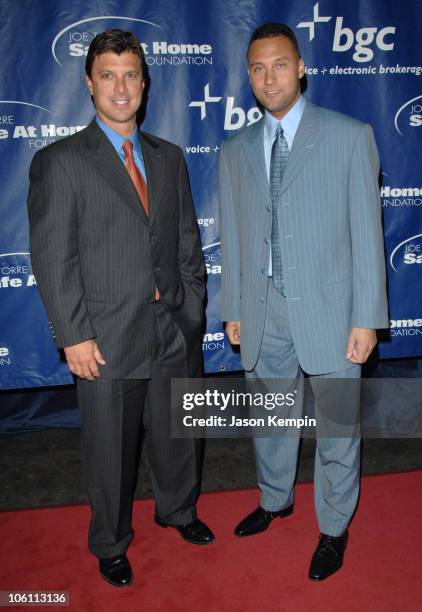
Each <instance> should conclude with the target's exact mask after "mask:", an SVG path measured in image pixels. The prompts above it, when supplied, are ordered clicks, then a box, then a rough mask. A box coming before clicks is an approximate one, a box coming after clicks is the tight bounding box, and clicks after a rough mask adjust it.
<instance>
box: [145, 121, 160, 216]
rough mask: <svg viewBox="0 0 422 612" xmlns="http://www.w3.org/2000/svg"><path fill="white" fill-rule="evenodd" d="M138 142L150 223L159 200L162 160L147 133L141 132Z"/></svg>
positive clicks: (157, 147)
mask: <svg viewBox="0 0 422 612" xmlns="http://www.w3.org/2000/svg"><path fill="white" fill-rule="evenodd" d="M139 142H140V143H141V148H142V157H143V158H144V164H145V171H146V175H147V187H148V208H149V211H148V214H149V224H150V226H151V225H152V223H153V221H154V219H155V217H156V214H157V210H158V206H159V204H160V201H161V194H162V191H163V185H164V160H163V156H162V154H161V151H160V147H159V146H158V145H157V143H156V142H155V141H154V140H152V139H151V138H150V137H149V136H148V134H145V133H144V132H141V133H140V135H139Z"/></svg>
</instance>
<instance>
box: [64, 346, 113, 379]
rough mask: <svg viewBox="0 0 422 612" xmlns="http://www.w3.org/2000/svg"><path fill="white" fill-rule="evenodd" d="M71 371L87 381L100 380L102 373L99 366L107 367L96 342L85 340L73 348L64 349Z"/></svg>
mask: <svg viewBox="0 0 422 612" xmlns="http://www.w3.org/2000/svg"><path fill="white" fill-rule="evenodd" d="M64 354H65V355H66V361H67V365H68V366H69V370H70V371H71V372H72V373H73V374H75V375H76V376H79V378H86V379H87V380H94V379H95V378H99V376H100V371H99V369H98V365H97V364H101V365H105V361H104V358H103V356H102V355H101V353H100V350H99V348H98V346H97V343H96V342H94V340H85V341H84V342H80V343H79V344H74V345H73V346H66V347H65V348H64Z"/></svg>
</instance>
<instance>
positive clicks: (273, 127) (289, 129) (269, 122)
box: [264, 96, 306, 276]
mask: <svg viewBox="0 0 422 612" xmlns="http://www.w3.org/2000/svg"><path fill="white" fill-rule="evenodd" d="M305 104H306V101H305V98H304V97H303V96H300V97H299V99H298V101H297V102H296V104H295V105H294V106H293V108H291V109H290V110H289V112H288V113H287V114H286V115H285V116H284V117H283V119H276V118H275V117H274V116H273V115H271V114H270V113H269V112H268V111H265V118H264V121H265V128H264V156H265V168H266V170H267V177H268V182H269V181H270V165H271V149H272V146H273V143H274V140H275V136H276V132H277V126H278V124H279V123H281V127H282V128H283V133H284V137H285V139H286V141H287V146H288V147H289V151H291V149H292V145H293V140H294V137H295V135H296V132H297V128H298V127H299V123H300V120H301V119H302V115H303V111H304V109H305ZM268 276H272V261H271V249H270V261H269V265H268Z"/></svg>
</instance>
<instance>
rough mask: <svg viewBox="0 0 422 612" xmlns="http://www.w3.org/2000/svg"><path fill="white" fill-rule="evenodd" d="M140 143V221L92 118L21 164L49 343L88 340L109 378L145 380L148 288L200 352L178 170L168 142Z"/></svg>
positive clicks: (188, 209) (196, 285) (196, 273)
mask: <svg viewBox="0 0 422 612" xmlns="http://www.w3.org/2000/svg"><path fill="white" fill-rule="evenodd" d="M140 142H141V146H142V153H143V157H144V162H145V167H146V173H147V179H148V196H149V218H147V217H146V215H145V213H144V210H143V208H142V206H141V204H140V202H139V198H138V195H137V193H136V191H135V188H134V186H133V183H132V181H131V179H130V177H129V175H128V173H127V171H126V169H125V167H124V165H123V164H122V162H121V160H120V158H119V156H118V155H117V153H116V151H115V149H114V148H113V146H112V144H111V143H110V141H109V140H108V138H107V137H106V136H105V134H104V133H103V132H102V130H101V129H100V128H99V127H98V125H97V124H96V122H95V121H93V122H92V123H91V124H90V125H89V126H88V127H87V128H86V129H84V130H82V131H81V132H79V133H77V134H75V135H73V136H70V137H69V138H66V139H64V140H61V141H58V142H55V143H53V144H52V145H50V146H48V147H46V148H45V149H43V150H41V151H39V152H38V153H37V154H36V155H35V157H34V159H33V161H32V164H31V168H30V190H29V198H28V210H29V222H30V245H31V260H32V265H33V269H34V273H35V276H36V278H37V283H38V287H39V290H40V293H41V297H42V299H43V302H44V305H45V307H46V310H47V314H48V316H49V319H50V321H51V324H52V327H53V330H54V333H55V340H56V343H57V346H58V347H65V346H70V345H73V344H77V343H79V342H81V341H83V340H87V339H89V338H96V341H97V343H98V345H99V348H100V350H101V352H102V353H103V356H104V359H105V361H106V362H107V365H106V366H105V367H104V368H102V375H103V376H107V377H111V378H145V377H148V376H149V372H150V357H151V350H152V345H153V342H154V338H153V329H154V326H153V317H154V314H153V310H152V306H151V300H152V298H153V296H154V291H155V287H156V286H158V288H159V290H160V293H161V296H162V299H163V300H164V301H165V303H166V304H167V306H168V308H169V309H170V310H171V311H172V313H173V314H174V317H175V319H176V321H177V323H178V324H179V326H180V327H181V329H182V331H183V332H184V335H185V338H186V339H187V341H188V345H189V346H191V347H192V349H193V347H195V348H197V349H199V347H200V333H201V327H202V319H203V299H204V272H205V268H204V263H203V255H202V249H201V243H200V237H199V231H198V226H197V222H196V216H195V211H194V206H193V202H192V197H191V192H190V188H189V183H188V177H187V172H186V164H185V161H184V158H183V154H182V152H181V150H180V149H179V148H178V147H176V146H175V145H173V144H171V143H169V142H166V141H164V140H161V139H159V138H156V137H155V136H151V135H149V134H146V133H142V134H141V137H140Z"/></svg>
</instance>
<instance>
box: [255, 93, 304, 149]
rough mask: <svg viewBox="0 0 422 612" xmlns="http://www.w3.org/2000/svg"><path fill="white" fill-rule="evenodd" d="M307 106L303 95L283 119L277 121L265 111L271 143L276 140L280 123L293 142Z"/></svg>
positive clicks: (266, 125) (266, 126)
mask: <svg viewBox="0 0 422 612" xmlns="http://www.w3.org/2000/svg"><path fill="white" fill-rule="evenodd" d="M305 104H306V100H305V98H304V97H303V96H302V95H301V96H299V98H298V100H297V102H296V103H295V104H294V106H293V107H292V108H291V109H290V110H289V112H288V113H287V114H286V115H284V117H283V119H277V118H276V117H274V116H273V115H271V113H269V112H268V111H265V128H266V130H267V134H268V136H269V138H270V140H271V141H272V140H274V138H275V134H276V131H277V126H278V124H279V123H281V127H282V128H283V131H284V132H285V133H286V135H288V136H289V137H290V138H291V140H292V141H293V138H294V136H295V134H296V131H297V128H298V127H299V122H300V120H301V118H302V115H303V111H304V108H305Z"/></svg>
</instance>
